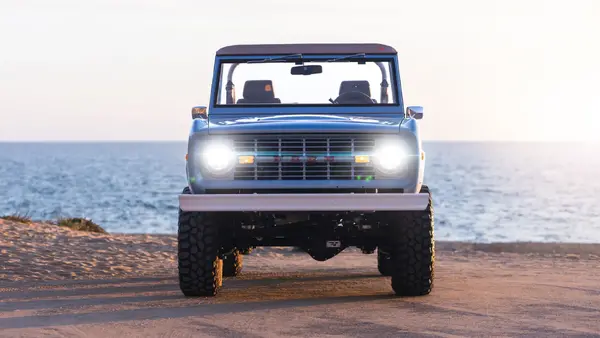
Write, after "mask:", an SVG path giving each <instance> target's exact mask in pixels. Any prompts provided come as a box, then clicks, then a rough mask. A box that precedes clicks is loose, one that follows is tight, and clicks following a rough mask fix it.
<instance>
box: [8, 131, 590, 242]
mask: <svg viewBox="0 0 600 338" xmlns="http://www.w3.org/2000/svg"><path fill="white" fill-rule="evenodd" d="M424 148H425V151H426V172H425V183H426V184H428V185H429V187H430V189H431V191H432V193H433V198H434V206H435V220H436V229H435V237H436V239H437V240H457V241H469V242H481V243H489V242H507V241H539V242H559V241H560V242H586V243H589V242H600V180H599V179H597V177H598V176H600V147H599V146H598V145H592V144H575V143H573V144H567V143H496V142H484V143H477V142H425V143H424ZM185 153H186V143H185V142H137V143H133V142H131V143H126V142H122V143H0V215H3V214H13V213H20V214H28V215H30V216H31V217H33V218H34V219H55V218H58V217H88V218H91V219H92V220H93V221H95V222H96V223H98V224H100V225H101V226H103V227H104V228H105V229H106V230H107V231H109V232H120V233H171V234H172V233H175V232H176V225H177V195H178V194H179V192H180V191H181V189H182V188H183V187H184V186H185V184H186V181H185V167H184V166H185V160H184V156H185Z"/></svg>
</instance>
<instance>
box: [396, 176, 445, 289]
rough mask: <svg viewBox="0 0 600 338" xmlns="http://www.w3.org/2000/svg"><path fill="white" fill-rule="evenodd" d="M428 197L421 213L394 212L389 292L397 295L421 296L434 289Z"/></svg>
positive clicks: (431, 218) (432, 240) (430, 205)
mask: <svg viewBox="0 0 600 338" xmlns="http://www.w3.org/2000/svg"><path fill="white" fill-rule="evenodd" d="M421 193H427V194H429V203H428V204H427V208H426V209H425V210H423V211H410V212H399V213H395V218H396V221H395V222H394V224H392V233H393V235H392V241H393V243H392V246H391V249H392V259H391V261H392V265H393V269H392V289H394V292H395V293H396V295H397V296H424V295H428V294H429V293H431V290H432V289H433V280H434V276H435V273H434V270H435V241H434V238H433V227H434V213H433V204H432V200H431V193H430V191H429V188H428V187H427V186H423V187H422V188H421Z"/></svg>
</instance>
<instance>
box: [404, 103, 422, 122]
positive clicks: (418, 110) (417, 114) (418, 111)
mask: <svg viewBox="0 0 600 338" xmlns="http://www.w3.org/2000/svg"><path fill="white" fill-rule="evenodd" d="M406 115H408V116H410V117H412V118H413V119H415V120H420V119H422V118H423V107H421V106H410V107H406Z"/></svg>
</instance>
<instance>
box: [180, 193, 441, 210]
mask: <svg viewBox="0 0 600 338" xmlns="http://www.w3.org/2000/svg"><path fill="white" fill-rule="evenodd" d="M428 203H429V194H369V193H361V194H347V193H345V194H215V195H212V194H209V195H202V194H200V195H179V208H180V209H181V210H183V211H411V210H412V211H417V210H425V208H426V207H427V204H428Z"/></svg>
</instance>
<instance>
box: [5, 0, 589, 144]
mask: <svg viewBox="0 0 600 338" xmlns="http://www.w3.org/2000/svg"><path fill="white" fill-rule="evenodd" d="M599 17H600V1H597V0H573V1H566V0H519V1H517V0H501V1H497V0H486V1H481V0H453V1H447V0H435V1H434V0H424V1H414V0H411V1H405V0H379V1H371V2H369V1H364V0H359V1H357V0H327V1H322V0H304V1H301V2H297V1H296V2H290V1H282V0H271V1H268V0H252V1H248V0H225V1H197V0H193V1H192V0H180V1H175V0H172V1H164V0H163V1H158V0H86V1H75V0H69V1H67V0H54V1H46V0H38V1H32V0H2V1H0V141H38V140H39V141H62V140H77V141H79V140H94V141H95V140H186V138H187V135H188V131H189V127H190V122H191V117H190V108H191V107H192V106H194V105H207V103H208V96H209V93H210V83H211V76H212V69H213V68H212V67H213V62H214V54H215V51H216V50H217V49H218V48H220V47H222V46H225V45H231V44H244V43H310V42H378V43H385V44H389V45H392V46H394V47H395V48H396V49H397V50H398V53H399V59H400V76H401V78H402V84H403V90H404V100H405V103H406V104H407V105H421V106H423V107H424V109H425V110H424V112H425V117H424V119H423V120H422V121H420V124H421V132H422V135H423V139H425V140H492V141H565V140H570V141H590V142H600V94H599V92H600V61H599V60H600V40H599V38H598V36H600V20H598V18H599Z"/></svg>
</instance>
